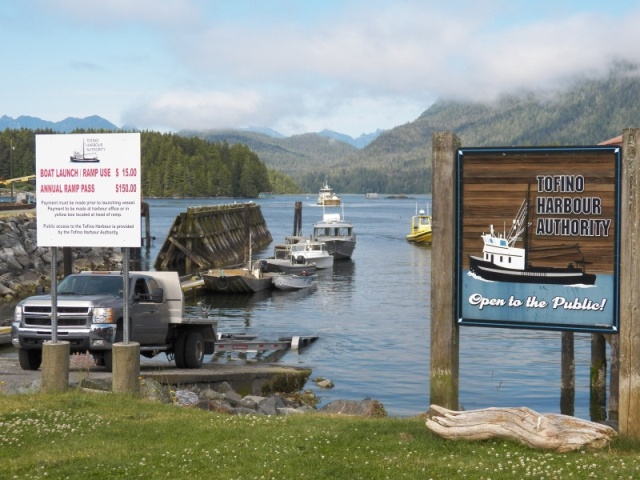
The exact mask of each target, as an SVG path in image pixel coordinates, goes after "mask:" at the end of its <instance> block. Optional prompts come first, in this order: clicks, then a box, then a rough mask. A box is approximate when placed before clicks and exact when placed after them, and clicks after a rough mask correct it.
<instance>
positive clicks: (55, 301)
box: [51, 247, 58, 343]
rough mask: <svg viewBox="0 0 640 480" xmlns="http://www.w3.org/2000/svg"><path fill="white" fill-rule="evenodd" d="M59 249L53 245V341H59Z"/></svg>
mask: <svg viewBox="0 0 640 480" xmlns="http://www.w3.org/2000/svg"><path fill="white" fill-rule="evenodd" d="M57 279H58V249H57V247H51V343H58V282H57Z"/></svg>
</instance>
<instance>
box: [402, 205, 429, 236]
mask: <svg viewBox="0 0 640 480" xmlns="http://www.w3.org/2000/svg"><path fill="white" fill-rule="evenodd" d="M431 229H432V224H431V215H427V214H426V213H424V210H420V211H419V212H417V213H416V215H414V216H413V217H411V233H409V235H407V240H409V241H410V242H413V243H431Z"/></svg>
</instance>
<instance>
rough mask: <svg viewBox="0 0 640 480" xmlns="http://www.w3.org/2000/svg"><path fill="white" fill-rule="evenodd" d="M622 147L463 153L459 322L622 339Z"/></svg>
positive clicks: (497, 149) (459, 196)
mask: <svg viewBox="0 0 640 480" xmlns="http://www.w3.org/2000/svg"><path fill="white" fill-rule="evenodd" d="M621 150H622V149H621V147H619V146H575V147H504V148H502V147H470V148H459V149H458V151H457V155H456V157H457V158H456V162H457V165H456V167H457V168H456V183H457V195H456V214H457V219H456V221H457V225H456V226H457V235H456V259H455V262H456V269H455V271H456V319H457V322H458V323H459V324H460V325H469V326H484V327H499V328H521V329H534V330H556V331H577V332H591V333H618V326H619V310H620V306H619V301H620V298H619V293H620V288H619V282H620V265H619V258H620V201H621V200H620V196H621V185H620V182H621V168H622V151H621ZM532 197H533V198H532ZM532 200H533V201H532ZM519 207H520V208H519ZM507 215H510V217H507ZM500 219H502V220H500ZM503 220H504V223H503ZM498 222H499V223H498ZM536 256H537V257H536ZM511 262H513V263H511ZM545 262H546V263H545ZM563 262H564V263H563ZM536 275H537V276H538V278H534V276H536Z"/></svg>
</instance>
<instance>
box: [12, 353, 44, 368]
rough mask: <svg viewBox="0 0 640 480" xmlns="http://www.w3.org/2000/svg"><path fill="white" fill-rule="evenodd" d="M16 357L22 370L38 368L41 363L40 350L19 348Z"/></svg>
mask: <svg viewBox="0 0 640 480" xmlns="http://www.w3.org/2000/svg"><path fill="white" fill-rule="evenodd" d="M18 359H19V360H20V367H22V369H23V370H38V369H39V368H40V365H41V364H42V350H27V349H24V348H19V349H18Z"/></svg>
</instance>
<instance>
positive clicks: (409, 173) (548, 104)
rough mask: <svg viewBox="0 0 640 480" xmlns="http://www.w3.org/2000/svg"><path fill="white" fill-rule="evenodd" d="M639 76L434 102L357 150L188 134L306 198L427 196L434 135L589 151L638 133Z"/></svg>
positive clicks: (615, 73)
mask: <svg viewBox="0 0 640 480" xmlns="http://www.w3.org/2000/svg"><path fill="white" fill-rule="evenodd" d="M639 72H640V70H639V69H638V68H637V67H635V66H631V65H618V66H617V67H615V68H614V69H613V70H612V71H611V73H610V75H609V76H608V77H606V78H602V79H598V80H577V81H576V82H575V83H574V84H573V85H571V86H568V87H567V88H566V89H565V90H562V91H557V92H545V93H540V92H525V93H523V94H521V95H505V96H503V97H502V98H500V99H499V100H497V101H496V102H494V103H490V104H489V103H479V102H460V101H453V100H440V101H438V102H436V103H434V104H433V105H431V106H430V107H429V108H428V109H427V110H425V111H424V112H423V113H422V114H421V115H420V116H419V117H418V118H417V119H415V120H414V121H412V122H408V123H406V124H404V125H400V126H397V127H395V128H393V129H390V130H386V131H378V132H376V133H375V134H372V135H375V139H373V141H371V142H370V143H368V144H367V145H366V146H364V147H363V148H357V147H356V146H355V145H354V144H353V143H352V142H350V141H349V138H350V137H348V136H345V135H342V134H339V133H336V132H331V131H328V130H325V131H322V132H320V133H309V134H304V135H295V136H292V137H286V138H273V137H271V136H268V135H263V134H262V135H261V134H257V133H252V132H246V131H238V130H228V131H208V132H190V133H189V134H190V135H194V136H198V137H200V138H203V139H205V140H209V141H213V142H222V141H226V142H228V143H229V144H234V143H244V144H246V145H247V146H248V147H249V148H250V149H251V150H253V151H254V152H256V153H257V154H258V156H259V158H260V159H261V160H262V161H263V162H264V163H265V164H266V165H267V166H268V167H269V168H271V169H274V170H278V171H280V172H282V173H284V174H286V175H288V176H290V177H291V178H292V179H293V180H294V181H295V182H296V183H297V184H298V185H299V186H300V188H301V189H302V191H305V192H316V191H317V190H318V189H319V188H320V186H321V185H322V183H323V181H324V180H325V179H328V181H329V184H330V185H331V186H332V187H333V188H334V189H335V191H336V192H338V193H365V192H379V193H389V194H390V193H398V194H399V193H406V194H410V193H428V192H430V191H431V136H432V134H433V132H437V131H452V132H454V133H456V135H457V136H458V137H459V138H460V140H461V142H462V145H463V146H467V147H469V146H496V147H500V146H545V145H556V146H562V145H567V146H568V145H595V144H598V143H600V142H602V141H604V140H607V139H609V138H612V137H615V136H618V135H620V134H621V133H622V130H623V129H624V128H628V127H633V126H640V78H639Z"/></svg>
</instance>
